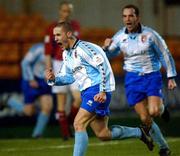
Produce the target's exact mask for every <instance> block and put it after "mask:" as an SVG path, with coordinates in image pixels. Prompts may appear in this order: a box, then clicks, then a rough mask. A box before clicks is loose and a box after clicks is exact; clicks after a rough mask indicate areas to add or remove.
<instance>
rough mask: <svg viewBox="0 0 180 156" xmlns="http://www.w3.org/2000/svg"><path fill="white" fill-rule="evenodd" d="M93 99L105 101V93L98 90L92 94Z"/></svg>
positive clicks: (100, 101)
mask: <svg viewBox="0 0 180 156" xmlns="http://www.w3.org/2000/svg"><path fill="white" fill-rule="evenodd" d="M94 101H96V102H99V103H104V102H105V101H106V93H105V92H100V93H98V94H96V95H95V96H94Z"/></svg>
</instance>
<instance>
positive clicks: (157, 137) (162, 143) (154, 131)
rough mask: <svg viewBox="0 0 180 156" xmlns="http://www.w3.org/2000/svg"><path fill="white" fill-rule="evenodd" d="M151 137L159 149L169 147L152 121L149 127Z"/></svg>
mask: <svg viewBox="0 0 180 156" xmlns="http://www.w3.org/2000/svg"><path fill="white" fill-rule="evenodd" d="M149 133H150V135H151V137H152V139H153V140H154V142H156V143H157V144H158V146H159V148H160V149H164V148H169V146H168V144H167V142H166V140H165V139H164V137H163V135H162V133H161V130H160V129H159V127H158V125H157V124H156V123H155V122H154V121H153V123H152V125H151V129H150V131H149Z"/></svg>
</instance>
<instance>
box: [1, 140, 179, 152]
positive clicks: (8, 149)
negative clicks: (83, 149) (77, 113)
mask: <svg viewBox="0 0 180 156" xmlns="http://www.w3.org/2000/svg"><path fill="white" fill-rule="evenodd" d="M177 141H180V139H179V138H169V139H168V142H169V143H170V142H177ZM133 142H134V141H132V140H128V141H125V142H124V141H123V140H121V141H108V142H98V143H90V144H88V146H90V147H94V146H109V145H118V144H120V143H121V144H122V143H124V144H131V143H133ZM66 148H73V145H58V146H44V147H30V148H7V149H0V152H15V151H42V150H45V149H66Z"/></svg>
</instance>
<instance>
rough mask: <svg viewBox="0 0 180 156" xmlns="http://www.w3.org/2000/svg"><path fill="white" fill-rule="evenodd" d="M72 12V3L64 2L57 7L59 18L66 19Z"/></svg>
mask: <svg viewBox="0 0 180 156" xmlns="http://www.w3.org/2000/svg"><path fill="white" fill-rule="evenodd" d="M71 13H72V5H71V4H64V5H62V6H61V8H60V9H59V15H60V18H61V20H64V21H66V20H68V19H69V17H70V16H71Z"/></svg>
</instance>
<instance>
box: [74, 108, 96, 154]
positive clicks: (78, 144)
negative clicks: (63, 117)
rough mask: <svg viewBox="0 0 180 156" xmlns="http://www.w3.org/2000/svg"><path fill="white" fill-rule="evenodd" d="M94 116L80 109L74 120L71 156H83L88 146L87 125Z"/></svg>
mask: <svg viewBox="0 0 180 156" xmlns="http://www.w3.org/2000/svg"><path fill="white" fill-rule="evenodd" d="M94 117H95V115H94V114H93V113H90V112H88V111H87V110H85V109H83V108H80V109H79V111H78V113H77V115H76V117H75V120H74V130H75V144H74V152H73V156H84V155H85V152H86V150H87V146H88V134H87V132H86V128H87V126H88V124H89V123H90V122H91V120H93V118H94Z"/></svg>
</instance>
